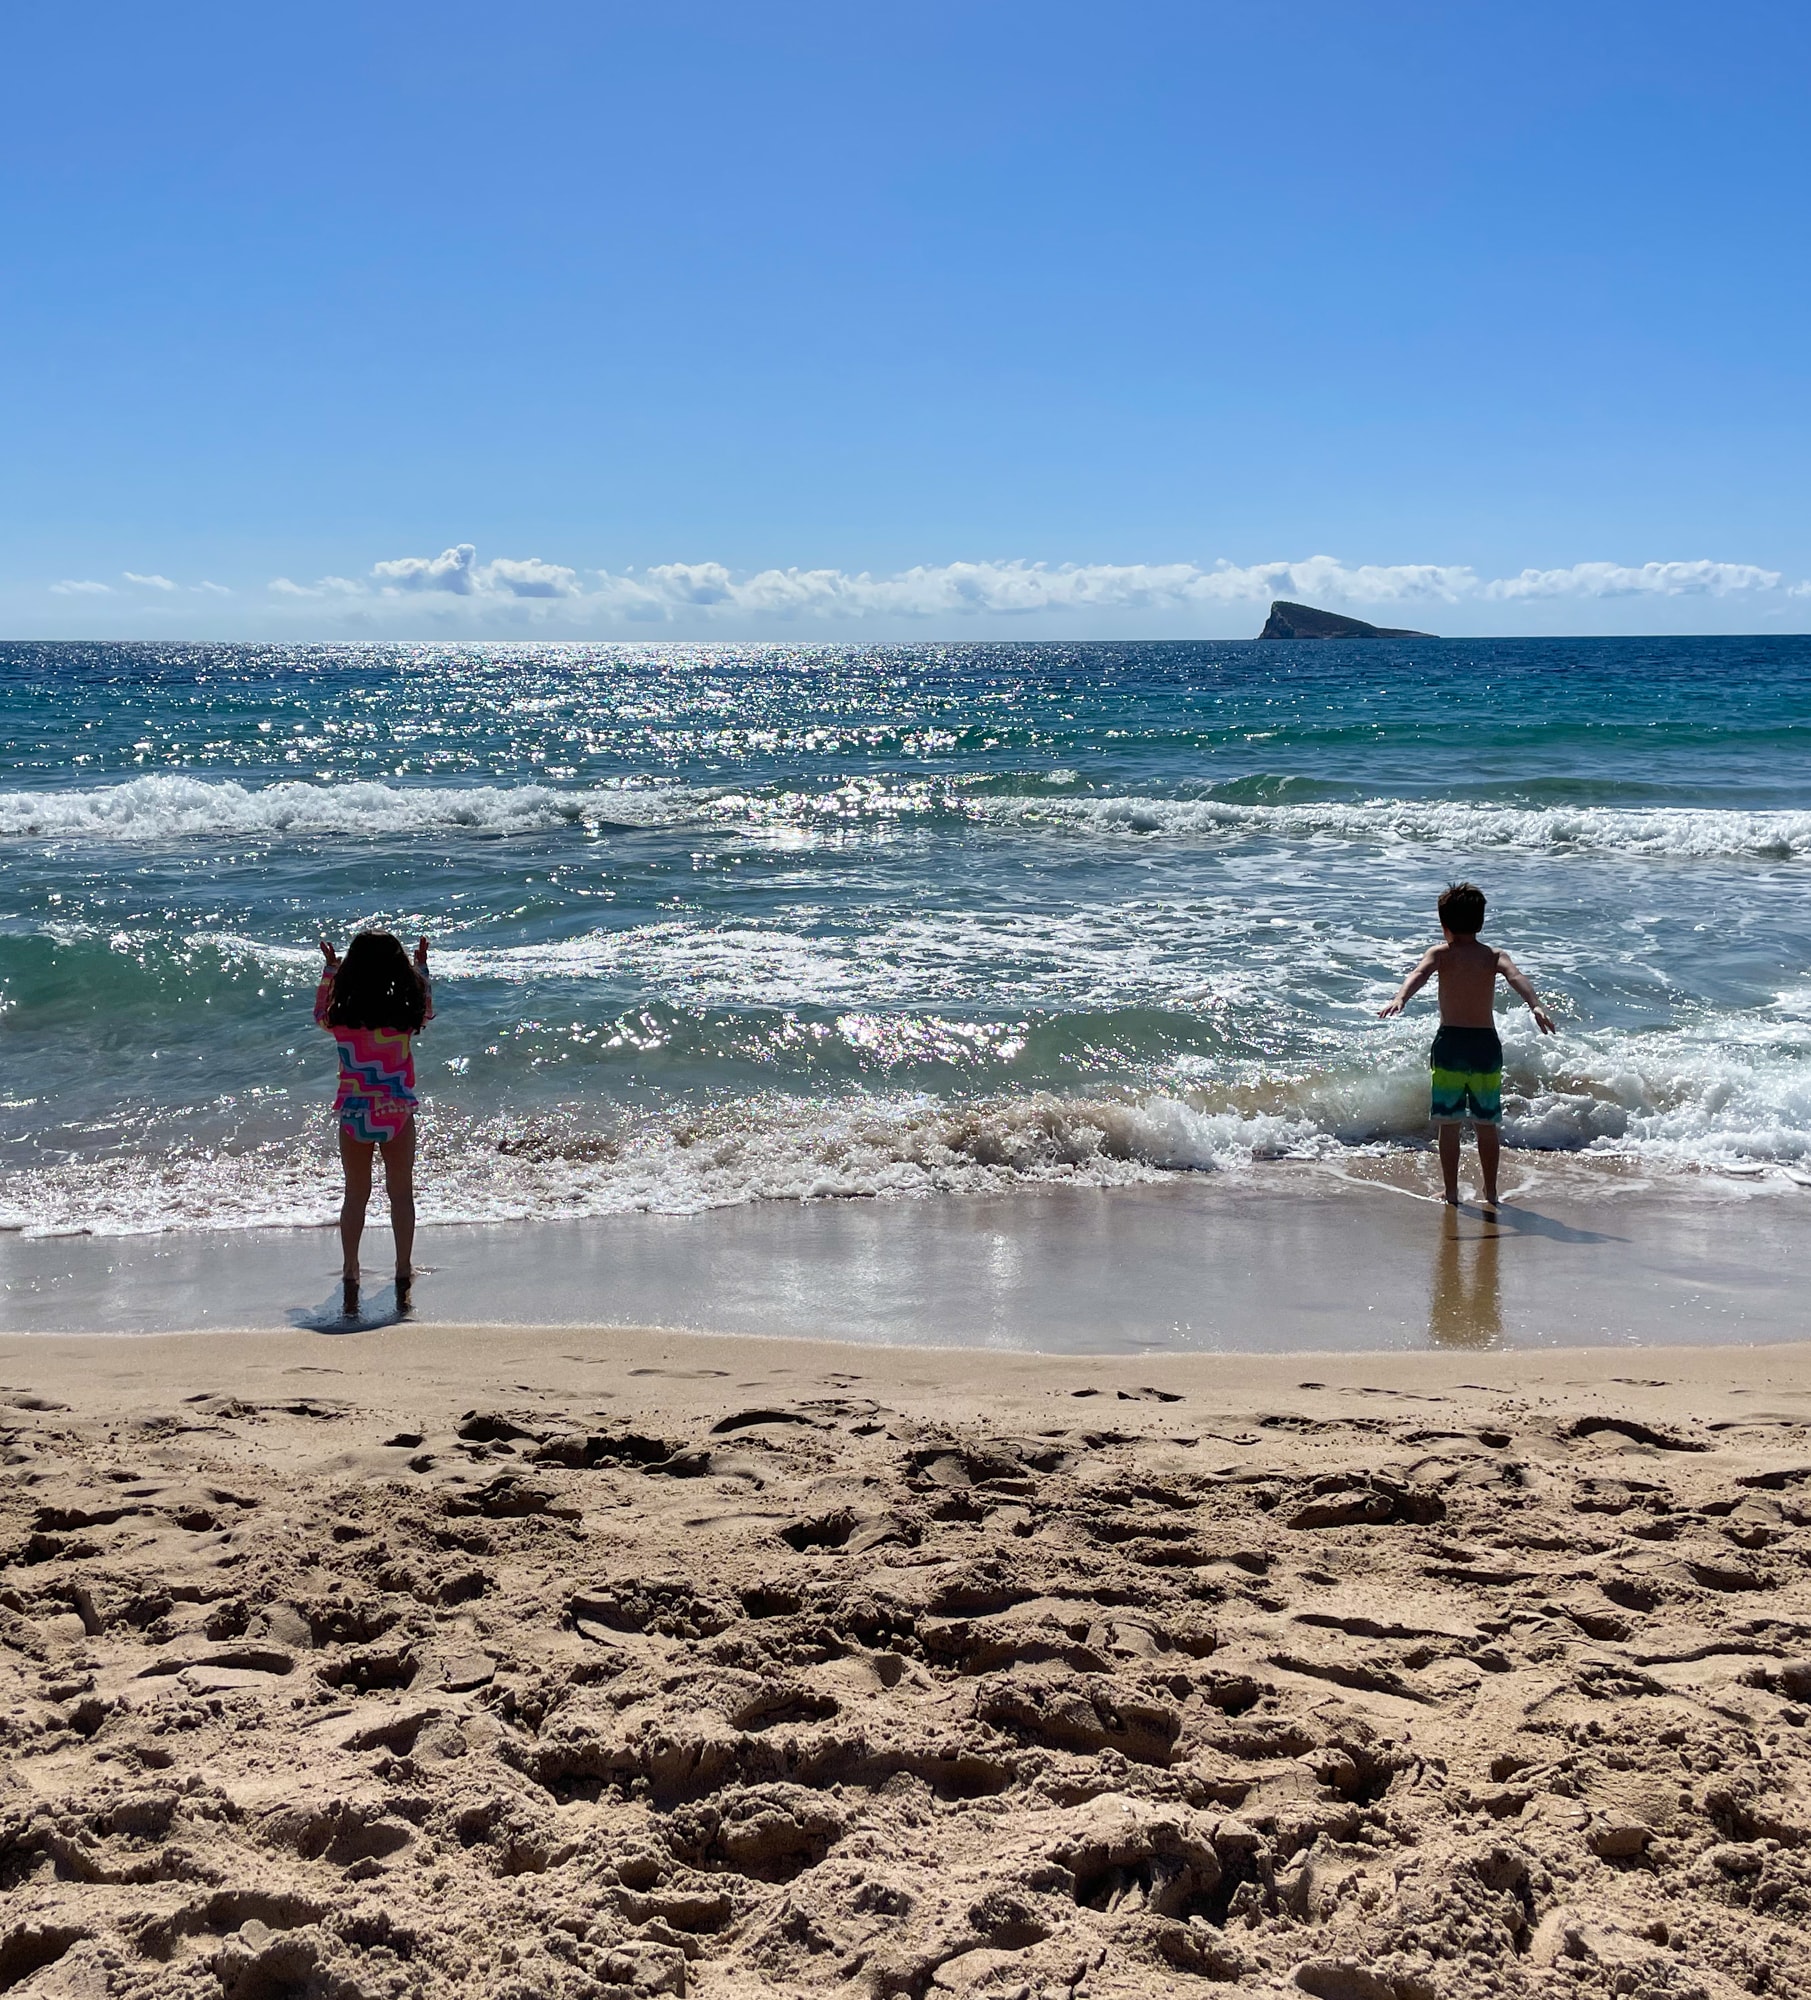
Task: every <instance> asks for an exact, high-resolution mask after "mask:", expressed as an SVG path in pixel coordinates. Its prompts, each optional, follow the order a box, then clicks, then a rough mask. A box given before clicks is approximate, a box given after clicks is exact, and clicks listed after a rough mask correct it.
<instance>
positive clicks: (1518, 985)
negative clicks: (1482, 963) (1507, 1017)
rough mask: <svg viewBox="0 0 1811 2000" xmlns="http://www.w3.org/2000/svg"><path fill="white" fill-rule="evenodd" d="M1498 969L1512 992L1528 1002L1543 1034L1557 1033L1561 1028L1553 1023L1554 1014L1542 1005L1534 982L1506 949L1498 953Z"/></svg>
mask: <svg viewBox="0 0 1811 2000" xmlns="http://www.w3.org/2000/svg"><path fill="white" fill-rule="evenodd" d="M1497 970H1498V971H1499V972H1500V973H1501V974H1502V975H1503V983H1504V984H1505V985H1506V986H1507V987H1508V988H1509V990H1510V992H1512V993H1515V994H1518V995H1520V997H1521V998H1522V999H1524V1000H1526V1001H1527V1002H1528V1011H1529V1013H1531V1014H1532V1015H1533V1016H1534V1025H1535V1026H1536V1027H1537V1028H1539V1029H1540V1031H1541V1033H1542V1034H1543V1035H1557V1034H1558V1033H1559V1030H1558V1029H1557V1028H1556V1027H1555V1026H1554V1025H1553V1016H1552V1015H1551V1014H1549V1013H1548V1012H1547V1010H1546V1008H1545V1007H1543V1006H1542V1005H1541V1001H1540V995H1539V994H1538V993H1536V992H1535V990H1534V982H1533V980H1531V979H1530V978H1529V977H1528V975H1527V973H1525V972H1524V971H1522V969H1521V968H1520V967H1519V966H1518V965H1517V964H1516V962H1515V960H1514V959H1513V958H1511V957H1510V956H1509V954H1508V952H1506V951H1500V952H1498V953H1497Z"/></svg>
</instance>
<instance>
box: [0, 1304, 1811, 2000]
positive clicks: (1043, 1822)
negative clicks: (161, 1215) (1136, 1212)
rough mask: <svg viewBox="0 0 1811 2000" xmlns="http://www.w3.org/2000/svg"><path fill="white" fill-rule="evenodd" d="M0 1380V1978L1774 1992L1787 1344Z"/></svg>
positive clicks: (923, 1990) (568, 1335)
mask: <svg viewBox="0 0 1811 2000" xmlns="http://www.w3.org/2000/svg"><path fill="white" fill-rule="evenodd" d="M0 1383H4V1385H5V1387H4V1389H3V1390H0V1439H4V1449H5V1458H6V1464H7V1478H6V1480H5V1483H4V1487H3V1488H0V1492H3V1495H4V1508H5V1521H4V1528H3V1530H0V1536H3V1549H4V1561H5V1567H4V1571H3V1572H0V1648H3V1649H0V1676H3V1677H4V1692H3V1695H0V1728H3V1729H4V1745H5V1757H4V1760H3V1762H0V1771H3V1772H4V1777H3V1779H0V1784H3V1787H4V1788H3V1789H0V1885H3V1886H4V1889H5V1892H6V1894H5V1900H4V1915H3V1916H0V1987H3V1988H4V1989H5V1990H7V1991H9V1992H17V1993H19V1994H20V1995H22V1996H24V1995H30V1996H43V2000H48V1996H51V1995H60V1996H65V1997H66V2000H75V1996H92V2000H99V1996H102V1995H109V1996H114V1995H133V1996H141V1995H142V1996H147V2000H148V1996H152V1995H160V1996H174V1995H185V1996H186V1995H191V1994H193V1995H204V1994H205V1995H213V1994H220V1995H224V1996H226V2000H250V1997H251V1996H278V1995H318V1996H333V2000H352V1996H379V1995H382V1996H401V1995H405V1994H418V1993H419V1994H452V1995H461V1996H463V1995H471V1996H474V1997H475V1996H480V1995H482V1996H486V2000H530V1996H550V2000H551V1996H561V2000H566V1996H571V1997H572V2000H578V1996H605V1995H611V1996H628V1995H631V1994H635V1995H641V1994H654V1993H670V1994H680V1993H695V1994H704V1995H713V1994H716V1995H732V1994H734V1995H740V1994H756V1993H783V1994H790V1993H799V1994H806V1993H818V1992H826V1991H836V1990H847V1991H852V1992H862V1993H869V1994H873V1995H891V1994H909V1995H914V1996H923V1995H929V1994H935V1993H951V1994H966V1993H971V1992H972V1993H976V1994H999V1995H1001V1996H1008V1995H1013V1996H1036V2000H1055V1996H1101V1995H1108V1994H1147V1993H1149V1994H1155V1993H1166V1994H1168V1993H1176V1992H1190V1991H1195V1990H1202V1991H1206V1990H1212V1989H1214V1988H1215V1987H1224V1988H1225V1989H1226V1990H1229V1991H1232V1990H1236V1991H1239V1992H1244V1993H1252V1994H1268V1995H1279V1996H1280V1995H1284V1994H1293V1995H1299V1994H1302V1993H1307V1994H1312V1995H1318V1996H1321V2000H1457V1996H1470V1995H1474V1994H1476V1995H1484V1994H1492V1995H1496V1994H1505V1995H1508V1994H1528V1995H1535V1994H1539V1995H1548V1994H1554V1993H1580V1994H1599V1993H1601V1994H1617V1995H1631V1996H1637V2000H1650V1997H1651V2000H1661V1996H1665V2000H1686V1996H1714V1997H1715V2000H1726V1997H1727V1996H1734V1995H1736V1994H1742V1993H1774V1994H1789V1993H1799V1992H1804V1991H1807V1990H1811V1945H1808V1944H1807V1942H1806V1928H1805V1916H1806V1913H1807V1910H1811V1797H1808V1796H1807V1786H1808V1783H1811V1770H1808V1767H1807V1758H1806V1747H1807V1740H1808V1736H1811V1731H1808V1729H1807V1724H1808V1722H1811V1588H1808V1585H1807V1570H1806V1559H1807V1554H1808V1553H1811V1534H1808V1532H1807V1527H1806V1522H1807V1515H1806V1513H1805V1511H1804V1509H1805V1499H1804V1495H1805V1492H1806V1489H1807V1486H1808V1485H1811V1368H1808V1367H1807V1363H1806V1359H1805V1350H1803V1349H1802V1348H1797V1347H1791V1346H1777V1347H1771V1348H1768V1347H1725V1348H1718V1349H1707V1348H1701V1347H1699V1348H1694V1347H1685V1346H1677V1347H1673V1348H1670V1349H1667V1350H1664V1351H1658V1350H1649V1351H1647V1352H1643V1353H1631V1352H1629V1351H1626V1350H1621V1351H1618V1350H1606V1349H1589V1348H1573V1349H1568V1350H1564V1351H1553V1352H1548V1353H1533V1352H1521V1353H1513V1354H1506V1353H1502V1352H1472V1353H1450V1352H1421V1353H1399V1354H1385V1353H1367V1354H1319V1355H1314V1356H1308V1357H1304V1356H1289V1355H1283V1356H1251V1355H1243V1356H1213V1355H1187V1354H1167V1355H1161V1356H1156V1355H1153V1356H1143V1357H1138V1356H1131V1357H1078V1358H1070V1357H1062V1356H1034V1355H1024V1354H1012V1353H997V1352H996V1353H981V1352H975V1351H967V1352H958V1351H953V1350H948V1349H944V1350H934V1349H916V1350H913V1349H902V1348H872V1347H870V1348H857V1347H852V1346H847V1345H832V1344H813V1343H805V1342H797V1341H777V1340H749V1339H728V1338H711V1337H701V1336H681V1335H673V1334H666V1333H659V1332H650V1331H622V1330H609V1329H580V1328H574V1327H561V1328H543V1329H528V1328H522V1327H509V1328H501V1327H490V1328H485V1327H450V1326H411V1327H406V1328H397V1329H392V1330H388V1331H384V1332H380V1333H374V1334H370V1335H363V1336H354V1337H349V1338H342V1339H337V1340H328V1339H324V1338H322V1337H320V1336H318V1335H314V1334H310V1333H307V1332H303V1331H290V1332H282V1333H272V1334H262V1335H258V1336H249V1335H247V1336H221V1335H218V1334H208V1335H188V1336H182V1337H168V1336H157V1335H149V1336H140V1337H137V1338H117V1337H113V1338H102V1337H87V1338H61V1337H55V1336H36V1337H20V1336H16V1335H15V1336H11V1337H7V1338H5V1339H4V1341H3V1342H0Z"/></svg>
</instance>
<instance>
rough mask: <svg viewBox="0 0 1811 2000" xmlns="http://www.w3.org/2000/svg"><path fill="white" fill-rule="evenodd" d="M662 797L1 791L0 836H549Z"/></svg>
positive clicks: (452, 789)
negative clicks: (467, 833) (474, 834)
mask: <svg viewBox="0 0 1811 2000" xmlns="http://www.w3.org/2000/svg"><path fill="white" fill-rule="evenodd" d="M665 796H666V795H664V794H663V793H661V792H659V791H655V790H641V789H637V788H634V787H631V786H601V787H598V788H595V789H592V790H589V791H560V790H558V789H556V788H555V787H553V786H551V785H419V786H402V785H384V784H378V783H376V782H375V781H359V782H354V783H344V782H341V783H331V784H307V783H304V782H301V781H299V780H296V781H284V782H281V783H278V784H274V785H255V786H254V785H242V784H240V783H238V782H237V780H235V779H230V778H228V779H205V778H186V777H175V776H165V775H162V774H159V775H157V776H153V777H145V778H131V779H128V780H127V781H126V782H124V783H123V784H117V785H95V786H91V787H82V788H79V789H72V790H63V791H43V792H37V791H21V792H0V836H10V837H12V838H14V839H19V838H32V839H48V840H72V839H79V840H128V841H154V840H178V839H191V838H195V837H197V836H219V835H240V836H244V835H277V836H296V835H319V834H365V835H373V834H392V835H394V834H411V833H442V832H446V833H452V832H460V831H466V832H472V833H488V834H519V833H547V832H554V831H557V830H558V829H559V828H560V827H562V826H579V825H601V824H615V825H640V824H643V823H649V822H658V821H659V820H660V819H662V818H663V817H667V816H668V814H667V812H666V810H665V805H664V800H665Z"/></svg>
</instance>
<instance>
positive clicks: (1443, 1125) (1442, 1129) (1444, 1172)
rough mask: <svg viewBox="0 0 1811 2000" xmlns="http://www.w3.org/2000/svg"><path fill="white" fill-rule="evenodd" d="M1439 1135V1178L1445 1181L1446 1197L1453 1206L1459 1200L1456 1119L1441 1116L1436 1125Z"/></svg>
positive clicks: (1459, 1128) (1459, 1133)
mask: <svg viewBox="0 0 1811 2000" xmlns="http://www.w3.org/2000/svg"><path fill="white" fill-rule="evenodd" d="M1436 1130H1437V1131H1438V1132H1439V1135H1440V1178H1441V1180H1443V1181H1444V1182H1445V1183H1446V1198H1447V1200H1448V1201H1449V1202H1451V1203H1452V1204H1453V1205H1454V1206H1455V1207H1456V1206H1457V1205H1458V1200H1459V1140H1460V1137H1461V1136H1462V1130H1461V1127H1460V1125H1459V1123H1458V1121H1457V1119H1453V1118H1443V1119H1442V1120H1441V1121H1440V1124H1439V1125H1438V1126H1437V1127H1436Z"/></svg>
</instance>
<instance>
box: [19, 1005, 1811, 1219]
mask: <svg viewBox="0 0 1811 2000" xmlns="http://www.w3.org/2000/svg"><path fill="white" fill-rule="evenodd" d="M1771 1026H1772V1028H1773V1030H1774V1032H1773V1033H1772V1034H1771V1036H1769V1035H1768V1034H1767V1033H1764V1032H1761V1031H1760V1030H1758V1029H1757V1031H1756V1032H1755V1033H1754V1034H1753V1035H1751V1037H1750V1039H1749V1041H1748V1043H1747V1044H1745V1045H1744V1044H1741V1043H1735V1044H1731V1043H1726V1042H1723V1041H1721V1040H1719V1039H1717V1038H1716V1037H1714V1036H1713V1035H1711V1034H1709V1033H1706V1032H1704V1031H1698V1032H1695V1033H1679V1034H1669V1035H1661V1036H1652V1037H1647V1038H1627V1037H1615V1036H1604V1037H1601V1038H1590V1037H1568V1038H1566V1040H1565V1041H1564V1042H1545V1041H1537V1040H1536V1039H1535V1038H1534V1037H1533V1035H1532V1034H1527V1035H1523V1034H1520V1033H1514V1034H1512V1035H1511V1036H1510V1038H1509V1043H1508V1048H1507V1057H1508V1060H1507V1065H1506V1074H1505V1093H1504V1094H1505V1128H1506V1130H1505V1136H1506V1138H1507V1140H1508V1141H1509V1143H1510V1144H1511V1145H1512V1146H1520V1147H1528V1148H1536V1149H1542V1150H1548V1151H1560V1152H1569V1153H1590V1154H1599V1155H1607V1156H1613V1157H1616V1158H1619V1159H1624V1160H1632V1161H1636V1162H1642V1163H1645V1164H1646V1165H1647V1166H1649V1167H1650V1168H1654V1169H1658V1170H1661V1171H1663V1172H1667V1173H1672V1172H1676V1171H1679V1170H1693V1171H1703V1170H1709V1171H1712V1172H1713V1173H1715V1172H1722V1173H1733V1174H1757V1175H1758V1181H1757V1183H1756V1184H1757V1185H1758V1186H1760V1187H1763V1188H1767V1189H1772V1190H1775V1191H1779V1192H1783V1193H1786V1194H1789V1195H1790V1194H1795V1193H1796V1190H1797V1189H1798V1188H1799V1187H1802V1186H1803V1185H1805V1184H1806V1183H1807V1182H1808V1181H1811V1173H1808V1172H1807V1169H1808V1168H1811V1049H1808V1048H1807V1047H1806V1045H1805V1038H1804V1029H1803V1023H1802V1019H1801V1017H1800V1016H1799V1015H1797V1014H1795V1013H1793V1012H1791V1011H1789V1010H1786V1009H1782V1010H1780V1012H1779V1013H1778V1015H1777V1017H1775V1018H1774V1019H1773V1020H1772V1022H1771ZM1426 1088H1427V1086H1426V1072H1425V1069H1423V1068H1422V1067H1420V1063H1419V1060H1418V1059H1417V1056H1416V1055H1414V1054H1411V1053H1410V1052H1409V1050H1408V1049H1407V1048H1406V1047H1405V1046H1398V1047H1395V1048H1394V1049H1393V1050H1392V1051H1391V1052H1390V1053H1389V1054H1387V1055H1386V1056H1384V1058H1383V1059H1382V1060H1380V1061H1373V1062H1372V1063H1369V1064H1365V1065H1363V1066H1362V1067H1358V1066H1353V1067H1337V1068H1328V1069H1324V1070H1319V1071H1315V1072H1311V1073H1309V1074H1305V1075H1295V1076H1284V1077H1276V1076H1272V1077H1262V1076H1259V1077H1255V1078H1251V1079H1249V1080H1247V1081H1245V1082H1242V1083H1239V1084H1236V1085H1234V1084H1228V1083H1225V1082H1220V1083H1209V1082H1202V1083H1195V1084H1184V1085H1179V1086H1178V1087H1175V1088H1172V1089H1167V1090H1162V1089H1160V1090H1144V1091H1133V1090H1126V1091H1122V1092H1111V1091H1101V1092H1097V1093H1088V1094H1084V1093H1078V1094H1072V1095H1058V1094H1055V1093H1048V1092H1043V1093H1030V1094H1025V1095H1018V1096H1013V1095H1001V1096H996V1097H989V1098H981V1099H976V1100H973V1101H970V1102H966V1103H963V1102H956V1103H946V1102H938V1101H936V1100H932V1099H929V1098H926V1097H923V1096H920V1095H906V1094H897V1095H890V1096H887V1095H879V1094H873V1095H863V1096H856V1097H848V1098H840V1099H834V1100H825V1099H806V1098H800V1097H793V1096H785V1095H781V1094H778V1093H775V1094H772V1095H768V1096H764V1097H760V1098H753V1099H743V1100H740V1101H737V1102H732V1103H727V1104H718V1105H715V1106H712V1107H710V1108H708V1109H705V1110H693V1111H690V1112H683V1113H674V1114H671V1115H667V1116H658V1117H657V1116H641V1117H638V1118H637V1117H627V1116H625V1118H624V1120H623V1122H621V1123H618V1124H614V1125H612V1126H610V1127H608V1128H607V1129H601V1130H600V1129H598V1128H597V1127H596V1126H595V1125H591V1124H588V1123H587V1122H586V1121H585V1118H584V1116H583V1114H581V1113H577V1112H574V1113H570V1114H565V1115H548V1116H544V1117H539V1118H535V1119H530V1120H528V1121H522V1120H519V1119H509V1120H503V1121H496V1120H490V1121H486V1120H473V1119H467V1118H461V1117H459V1116H457V1115H455V1114H454V1113H452V1112H451V1111H445V1112H442V1111H440V1110H438V1109H437V1108H436V1107H435V1106H434V1105H433V1103H432V1100H431V1099H430V1100H429V1106H428V1109H427V1111H426V1113H425V1115H424V1138H423V1155H422V1162H423V1164H422V1184H421V1212H422V1215H423V1218H424V1219H426V1220H430V1221H435V1222H500V1221H508V1220H516V1219H524V1218H535V1217H548V1218H551V1217H586V1216H606V1215H619V1214H628V1213H634V1212H638V1211H640V1212H651V1213H657V1214H669V1215H684V1214H695V1213H699V1212H702V1211H704V1210H708V1209H714V1208H722V1207H730V1206H735V1205H738V1204H742V1203H749V1202H761V1201H812V1200H832V1199H848V1198H876V1197H882V1198H884V1197H909V1196H934V1195H940V1194H969V1195H974V1194H998V1193H1005V1192H1009V1191H1011V1190H1014V1189H1031V1188H1037V1187H1044V1186H1050V1185H1069V1186H1092V1187H1102V1188H1108V1187H1116V1186H1124V1185H1128V1184H1133V1183H1137V1182H1141V1181H1151V1180H1156V1179H1161V1178H1164V1177H1166V1176H1169V1175H1173V1174H1179V1173H1188V1174H1196V1173H1211V1172H1222V1171H1239V1170H1241V1169H1246V1168H1249V1167H1251V1166H1253V1165H1254V1164H1255V1163H1257V1162H1261V1161H1265V1160H1273V1159H1278V1158H1293V1159H1304V1158H1308V1159H1322V1160H1332V1159H1336V1158H1340V1157H1347V1156H1350V1155H1351V1154H1352V1153H1353V1152H1354V1151H1378V1150H1389V1149H1392V1148H1394V1147H1396V1146H1399V1145H1401V1144H1403V1143H1404V1142H1407V1141H1421V1140H1424V1139H1425V1135H1426V1130H1427V1127H1426V1122H1425V1121H1426ZM336 1202H337V1171H336V1167H335V1164H334V1162H333V1161H332V1160H331V1158H330V1156H329V1154H328V1152H327V1149H326V1147H325V1145H324V1143H323V1142H322V1137H321V1121H319V1120H318V1119H315V1120H311V1121H310V1123H309V1126H308V1129H307V1131H306V1133H305V1134H298V1135H296V1136H295V1137H293V1138H291V1139H287V1140H276V1141H269V1142H266V1143H263V1144H260V1145H255V1146H250V1147H246V1148H243V1149H239V1148H234V1147H222V1148H219V1149H214V1150H208V1149H203V1148H199V1147H194V1146H185V1147H183V1148H180V1149H172V1150H171V1151H168V1152H164V1153H147V1154H139V1155H137V1156H135V1157H125V1158H122V1157H121V1156H119V1155H118V1154H112V1155H110V1156H109V1157H107V1158H106V1159H104V1160H87V1161H82V1160H74V1161H71V1160H64V1161H61V1162H58V1163H54V1164H47V1165H45V1166H43V1167H41V1168H40V1169H38V1170H37V1171H36V1172H34V1173H32V1174H30V1175H18V1176H15V1177H13V1178H11V1180H10V1181H9V1182H8V1183H6V1184H4V1185H0V1226H6V1227H22V1228H26V1229H30V1230H33V1231H59V1230H69V1229H87V1230H91V1231H93V1232H95V1233H97V1234H123V1233H137V1232H142V1231H148V1230H164V1229H191V1228H232V1227H245V1226H253V1225H261V1224H262V1225H268V1224H290V1225H307V1224H325V1223H326V1222H328V1221H330V1220H331V1218H332V1215H333V1213H334V1209H335V1206H336Z"/></svg>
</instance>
